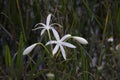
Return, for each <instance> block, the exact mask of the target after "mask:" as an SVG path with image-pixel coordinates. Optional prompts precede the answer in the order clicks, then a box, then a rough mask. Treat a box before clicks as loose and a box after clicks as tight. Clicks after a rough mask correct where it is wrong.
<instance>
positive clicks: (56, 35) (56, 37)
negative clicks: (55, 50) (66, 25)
mask: <svg viewBox="0 0 120 80" xmlns="http://www.w3.org/2000/svg"><path fill="white" fill-rule="evenodd" d="M52 31H53V35H54V37H55V39H56V40H57V41H59V40H60V36H59V34H58V32H57V31H56V30H55V29H54V28H52Z"/></svg>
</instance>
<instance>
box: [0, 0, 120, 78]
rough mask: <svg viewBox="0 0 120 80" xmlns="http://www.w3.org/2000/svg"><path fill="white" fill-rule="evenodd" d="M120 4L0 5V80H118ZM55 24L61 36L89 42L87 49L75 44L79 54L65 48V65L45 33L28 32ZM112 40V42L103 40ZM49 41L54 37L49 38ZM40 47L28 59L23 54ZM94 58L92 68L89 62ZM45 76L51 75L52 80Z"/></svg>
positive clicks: (66, 0) (44, 1) (80, 0)
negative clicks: (38, 24)
mask: <svg viewBox="0 0 120 80" xmlns="http://www.w3.org/2000/svg"><path fill="white" fill-rule="evenodd" d="M119 5H120V1H119V0H103V1H100V0H99V1H98V0H93V1H90V0H57V1H55V0H40V1H39V0H31V1H24V0H22V1H21V0H2V1H0V80H3V79H5V80H14V79H15V80H21V79H22V80H35V79H36V80H100V78H101V80H118V79H120V72H119V68H120V55H119V54H120V50H116V49H115V47H116V45H118V44H119V43H120V7H119ZM49 13H52V14H53V15H54V16H52V20H51V23H54V22H55V23H59V24H61V25H62V26H63V28H62V29H61V28H58V27H56V29H57V30H58V32H59V33H60V36H61V37H62V36H64V35H65V34H68V33H70V34H72V35H73V36H81V37H84V38H85V39H87V40H88V42H89V44H88V45H79V44H78V43H77V42H75V41H72V40H69V42H71V43H73V44H75V45H76V46H77V49H68V48H65V50H66V54H67V60H66V61H64V59H63V57H62V55H61V53H59V52H58V53H59V54H58V55H55V56H53V55H52V53H51V48H50V46H47V47H46V46H44V45H45V43H46V42H47V41H48V40H49V38H48V35H47V33H46V34H44V36H42V37H41V36H40V30H36V31H32V29H34V26H35V24H37V23H39V22H42V23H45V22H46V17H47V15H48V14H49ZM111 36H112V37H113V39H114V41H113V42H108V41H107V39H108V38H110V37H111ZM51 38H53V37H52V36H51ZM36 42H41V43H42V44H41V45H39V46H36V47H35V49H34V50H33V51H32V52H31V53H30V54H29V55H28V56H23V55H22V53H23V50H24V49H25V48H26V47H28V46H29V45H31V44H33V43H36ZM94 55H96V58H97V61H96V63H95V66H93V65H92V61H93V58H95V56H94ZM48 73H52V74H54V75H55V77H54V78H53V79H49V77H47V74H48Z"/></svg>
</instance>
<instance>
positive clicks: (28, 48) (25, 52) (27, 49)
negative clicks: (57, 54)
mask: <svg viewBox="0 0 120 80" xmlns="http://www.w3.org/2000/svg"><path fill="white" fill-rule="evenodd" d="M37 44H38V43H35V44H32V45H31V46H29V47H27V48H26V49H25V50H24V51H23V55H27V54H29V53H30V52H31V51H32V50H33V49H34V48H35V46H36V45H37Z"/></svg>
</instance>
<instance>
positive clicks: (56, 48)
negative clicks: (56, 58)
mask: <svg viewBox="0 0 120 80" xmlns="http://www.w3.org/2000/svg"><path fill="white" fill-rule="evenodd" d="M58 49H59V45H56V46H55V48H54V49H53V55H55V54H56V52H57V51H58Z"/></svg>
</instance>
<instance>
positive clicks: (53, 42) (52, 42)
mask: <svg viewBox="0 0 120 80" xmlns="http://www.w3.org/2000/svg"><path fill="white" fill-rule="evenodd" d="M49 44H57V41H48V42H47V43H46V44H45V45H49Z"/></svg>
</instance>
